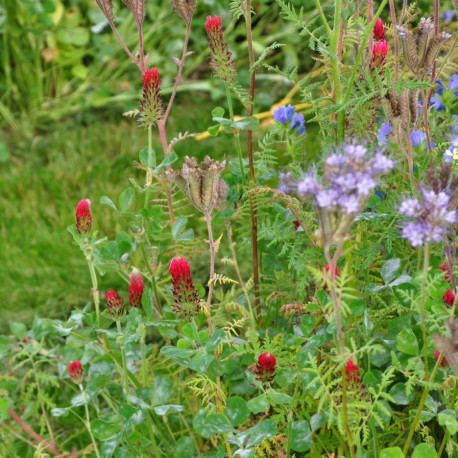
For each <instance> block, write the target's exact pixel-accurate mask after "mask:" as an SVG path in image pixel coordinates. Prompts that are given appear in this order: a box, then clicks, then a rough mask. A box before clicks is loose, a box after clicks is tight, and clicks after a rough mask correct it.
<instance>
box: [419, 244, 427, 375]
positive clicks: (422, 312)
mask: <svg viewBox="0 0 458 458" xmlns="http://www.w3.org/2000/svg"><path fill="white" fill-rule="evenodd" d="M428 270H429V245H428V244H426V245H425V250H424V253H423V276H422V279H421V298H420V317H421V331H422V334H423V346H424V359H425V378H428V377H429V369H428V341H427V334H426V320H425V290H426V280H427V277H428Z"/></svg>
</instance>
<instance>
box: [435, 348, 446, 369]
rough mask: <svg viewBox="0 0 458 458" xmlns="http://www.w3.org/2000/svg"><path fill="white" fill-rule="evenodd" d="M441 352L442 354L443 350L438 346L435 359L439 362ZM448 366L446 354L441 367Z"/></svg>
mask: <svg viewBox="0 0 458 458" xmlns="http://www.w3.org/2000/svg"><path fill="white" fill-rule="evenodd" d="M440 354H441V352H440V351H439V350H438V349H437V348H436V349H435V350H434V359H435V360H436V363H437V361H438V360H439V356H440ZM447 366H448V362H447V358H446V357H445V356H444V357H443V358H442V361H441V364H440V367H447Z"/></svg>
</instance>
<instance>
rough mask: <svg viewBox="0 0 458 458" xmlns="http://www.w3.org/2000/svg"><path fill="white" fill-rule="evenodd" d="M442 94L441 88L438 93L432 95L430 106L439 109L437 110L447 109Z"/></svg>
mask: <svg viewBox="0 0 458 458" xmlns="http://www.w3.org/2000/svg"><path fill="white" fill-rule="evenodd" d="M441 89H442V88H441ZM440 94H441V93H439V90H437V91H436V93H435V94H434V95H433V96H432V97H431V100H430V101H429V106H430V107H431V108H432V109H433V110H437V111H442V110H445V105H444V102H442V97H441V96H440Z"/></svg>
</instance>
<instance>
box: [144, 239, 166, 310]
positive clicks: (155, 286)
mask: <svg viewBox="0 0 458 458" xmlns="http://www.w3.org/2000/svg"><path fill="white" fill-rule="evenodd" d="M140 247H141V248H140V249H141V251H142V256H143V261H144V262H145V264H146V268H147V269H148V271H149V273H150V275H151V286H152V289H153V294H154V297H155V299H156V307H157V310H158V312H159V313H160V315H161V316H162V305H161V299H160V298H159V293H158V290H157V283H156V276H155V275H154V272H153V269H152V268H151V264H150V263H149V262H148V257H147V256H146V249H145V245H144V244H143V242H142V243H140Z"/></svg>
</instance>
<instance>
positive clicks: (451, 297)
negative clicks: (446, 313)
mask: <svg viewBox="0 0 458 458" xmlns="http://www.w3.org/2000/svg"><path fill="white" fill-rule="evenodd" d="M442 299H443V300H444V302H445V303H446V304H447V305H450V307H451V306H452V305H453V303H454V302H455V293H454V292H453V291H452V290H451V289H449V290H448V291H447V292H446V293H445V294H444V295H443V296H442Z"/></svg>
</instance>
